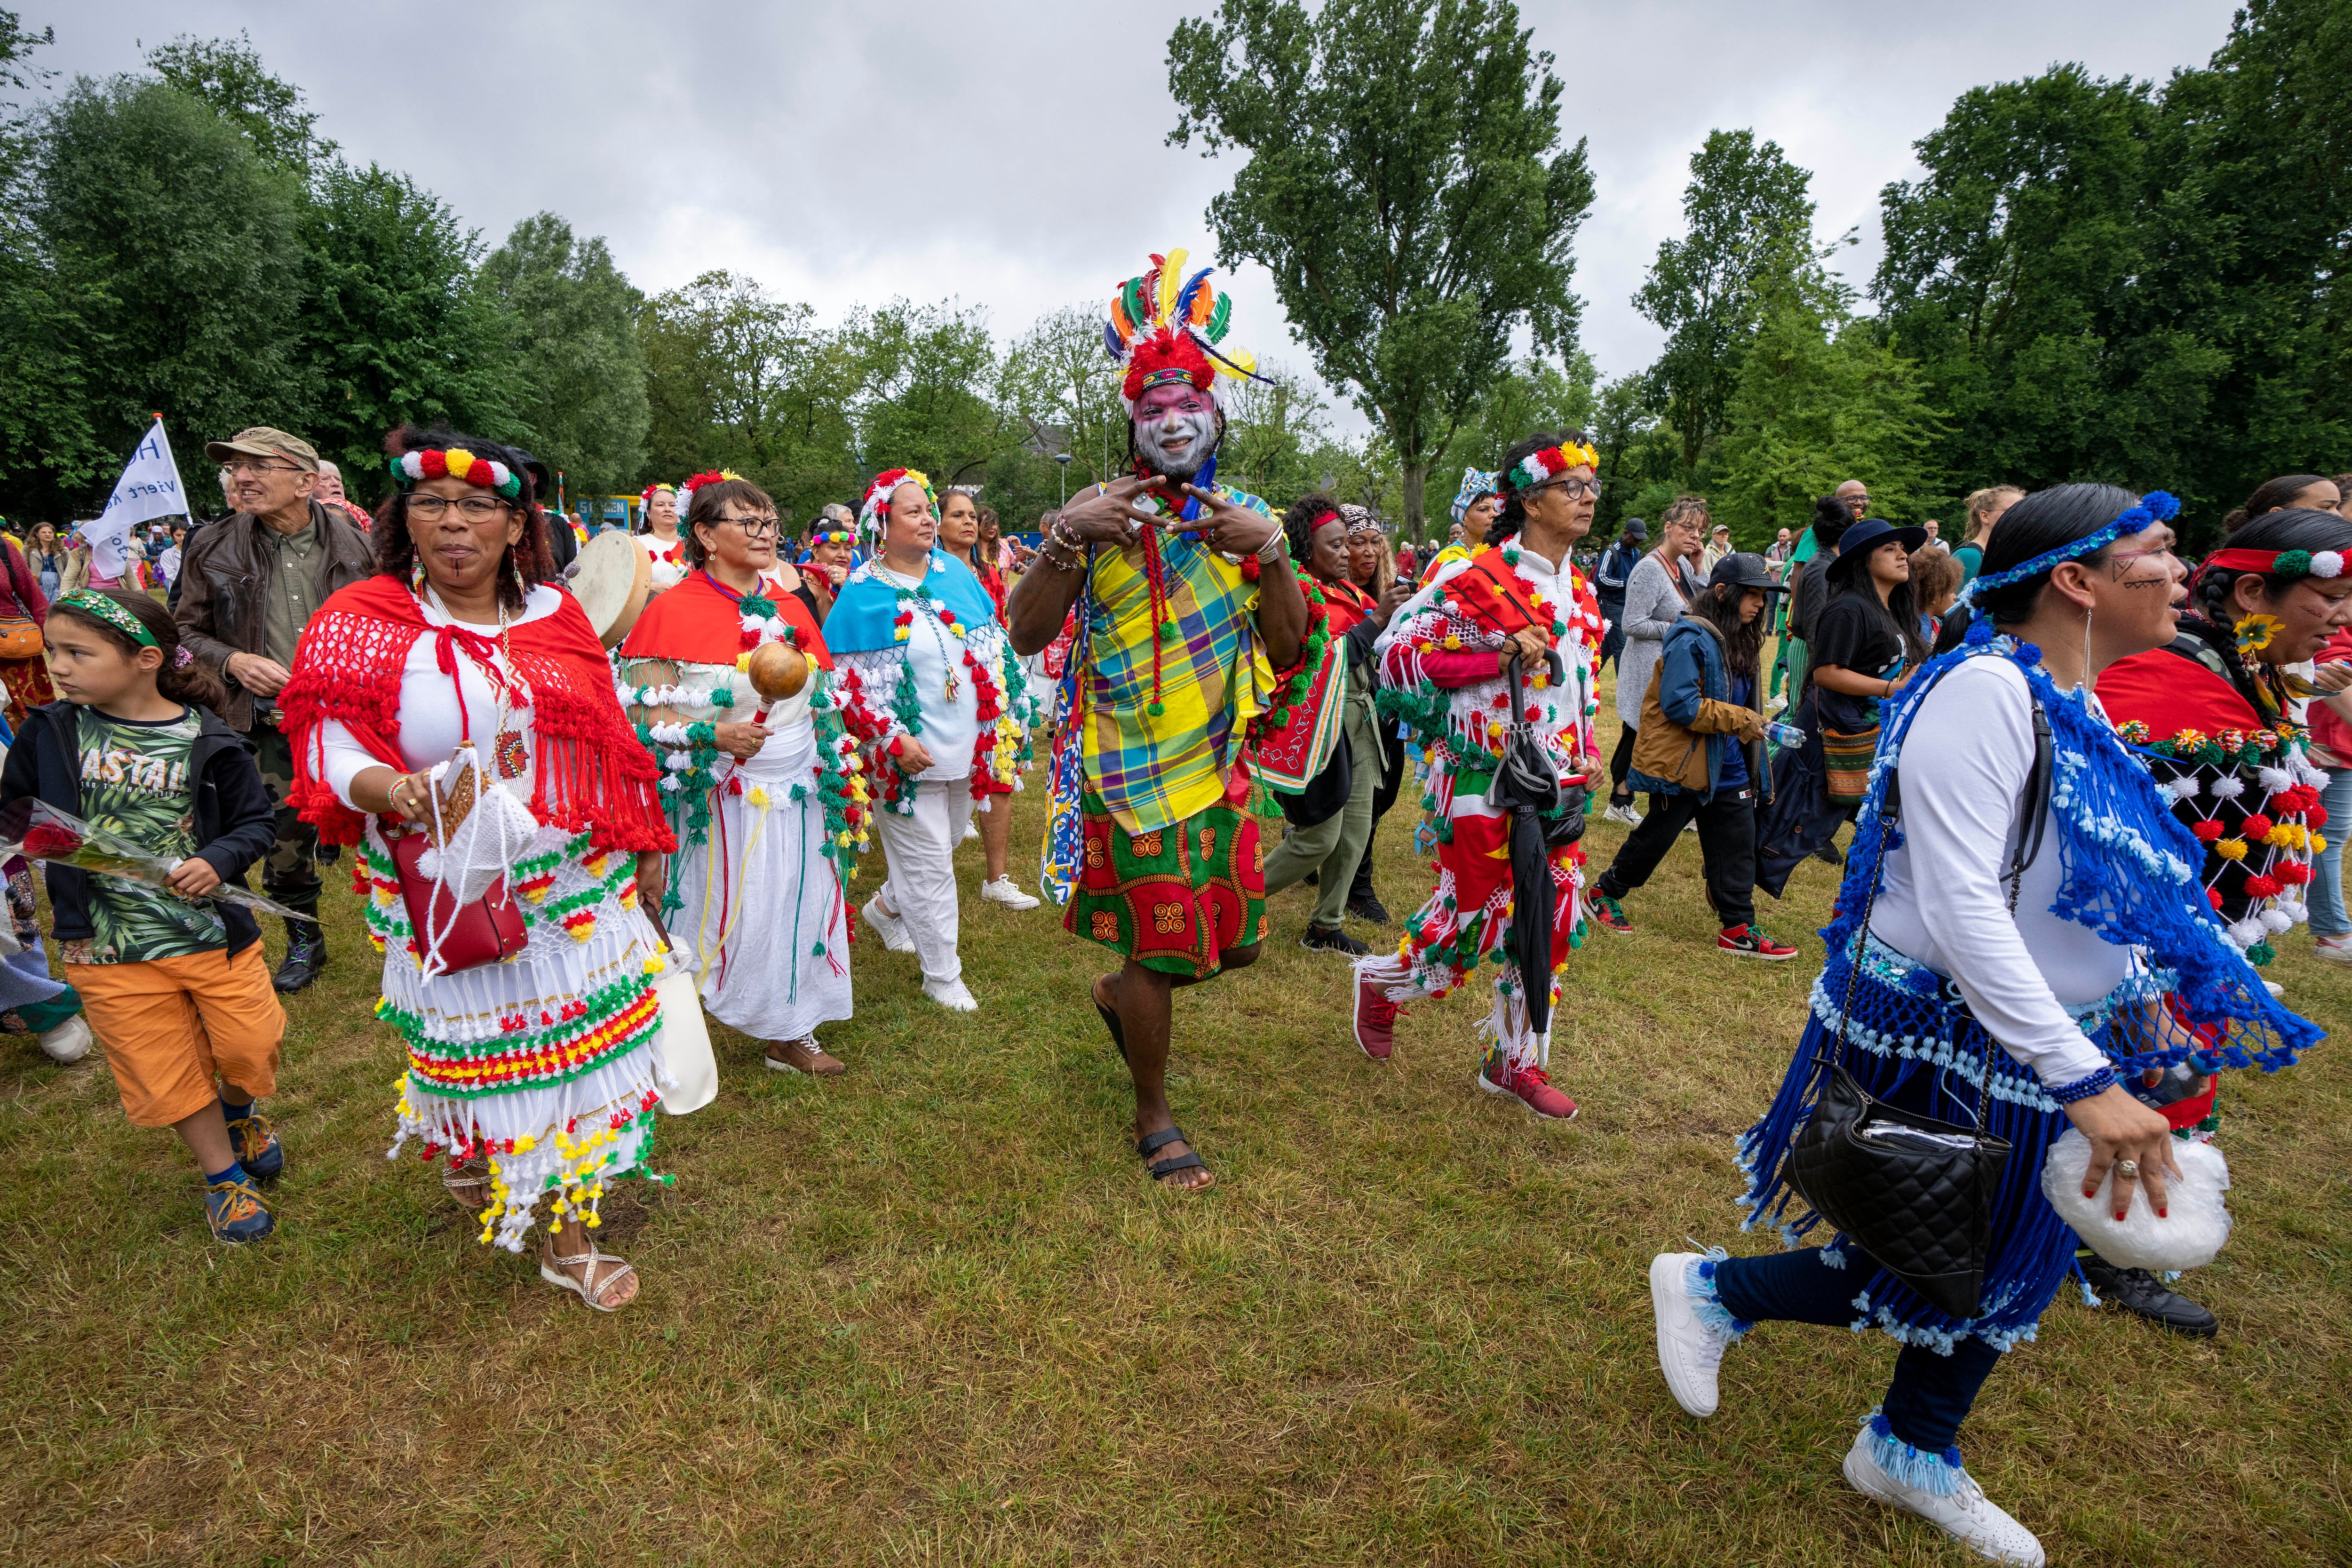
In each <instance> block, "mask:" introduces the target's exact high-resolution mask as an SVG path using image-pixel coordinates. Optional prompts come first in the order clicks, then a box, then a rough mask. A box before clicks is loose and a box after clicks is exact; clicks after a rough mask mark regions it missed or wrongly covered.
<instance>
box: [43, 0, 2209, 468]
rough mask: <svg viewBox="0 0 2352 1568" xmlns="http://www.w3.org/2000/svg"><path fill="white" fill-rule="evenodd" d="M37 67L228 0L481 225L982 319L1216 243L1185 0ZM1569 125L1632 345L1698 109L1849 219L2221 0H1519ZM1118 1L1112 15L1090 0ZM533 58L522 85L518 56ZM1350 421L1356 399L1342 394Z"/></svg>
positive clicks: (736, 14) (456, 38)
mask: <svg viewBox="0 0 2352 1568" xmlns="http://www.w3.org/2000/svg"><path fill="white" fill-rule="evenodd" d="M12 3H13V4H16V5H20V6H21V7H22V10H23V15H24V18H25V20H26V23H27V24H28V25H29V26H34V27H39V26H55V27H56V29H57V33H58V41H57V45H56V47H54V48H52V49H47V50H43V51H42V52H41V54H40V56H39V58H38V60H37V63H40V64H45V65H47V66H49V67H52V68H57V69H58V70H60V71H62V72H64V73H65V74H66V75H68V76H70V75H72V74H74V73H85V74H89V75H92V76H103V75H107V74H109V73H111V72H115V71H121V70H128V69H132V68H136V67H137V66H138V65H139V62H140V58H141V54H142V47H141V46H142V43H143V44H144V45H147V46H152V45H153V44H156V43H158V42H161V41H163V40H164V39H167V38H169V37H173V35H175V34H179V33H195V34H198V35H234V34H235V33H236V32H237V31H238V30H239V29H240V28H242V29H244V30H246V31H247V32H249V33H250V34H251V35H252V37H253V41H254V43H255V45H256V46H257V47H258V49H259V50H260V52H261V54H262V56H263V58H265V59H266V60H267V61H268V64H269V66H270V67H271V68H273V69H274V70H275V71H277V73H278V74H279V75H281V76H284V77H287V78H289V79H292V80H294V81H296V82H297V83H299V85H300V86H301V87H302V89H304V91H305V92H306V93H307V94H308V95H309V99H310V105H311V107H312V108H314V109H316V110H319V111H320V115H321V121H320V129H321V130H322V131H323V132H325V133H326V134H327V135H328V136H330V137H331V138H333V139H334V140H335V141H336V142H340V143H341V145H342V148H343V150H344V153H345V155H346V156H348V157H351V158H352V159H354V160H356V161H362V162H364V161H367V160H373V161H375V162H378V163H383V164H385V165H387V166H389V167H392V168H396V169H400V170H403V171H404V172H406V173H407V174H410V175H412V176H413V177H415V179H417V180H419V181H420V182H422V183H423V184H425V185H426V186H428V187H430V188H431V189H433V190H434V191H436V192H437V193H438V194H439V195H441V196H442V197H444V198H445V199H446V200H447V201H448V202H449V203H450V204H451V205H453V206H455V208H456V209H457V213H458V214H459V215H460V216H461V217H462V218H463V219H464V220H465V222H467V224H469V225H472V226H478V227H479V228H480V229H481V230H482V232H483V234H484V236H485V237H486V238H488V240H490V241H491V242H493V243H495V242H496V240H497V239H498V238H499V237H502V236H503V235H504V234H505V233H506V231H507V229H508V228H509V226H511V225H512V224H513V223H514V222H515V221H516V220H517V219H519V218H521V217H525V216H529V215H530V214H531V213H534V212H537V211H540V210H541V209H547V210H550V211H552V212H556V213H559V214H561V215H562V216H564V217H566V218H568V219H569V220H570V221H571V223H572V226H573V227H574V229H575V230H577V231H579V232H581V233H583V234H601V235H604V236H605V237H607V239H608V240H609V241H610V242H611V244H612V247H613V250H614V255H615V256H616V257H617V258H618V259H619V261H620V264H621V266H622V267H623V268H624V269H625V270H626V271H627V273H628V274H629V276H630V278H631V279H632V280H633V281H635V283H636V284H637V286H638V287H639V288H641V289H646V290H647V291H649V292H651V291H656V290H659V289H667V288H670V287H673V286H675V285H677V284H680V283H684V282H686V281H688V279H692V278H693V277H694V276H695V275H697V274H698V273H700V272H704V271H708V270H710V269H712V268H728V269H730V270H734V271H738V272H743V273H748V274H750V275H751V276H752V277H755V278H757V279H759V280H760V281H761V283H763V284H764V285H766V286H767V287H768V288H769V289H772V291H774V292H775V293H777V294H779V295H782V296H783V297H786V298H790V299H799V300H807V301H809V302H810V303H811V304H813V305H814V306H815V307H816V308H817V309H818V310H819V311H820V312H822V313H824V315H826V316H828V317H832V316H836V315H838V314H839V313H840V312H842V311H843V310H846V309H847V308H848V307H849V306H851V305H853V304H856V303H857V302H859V301H866V302H876V303H878V302H880V301H883V300H887V299H889V298H890V297H892V296H894V295H900V294H903V295H906V296H908V297H909V298H911V299H914V300H940V299H945V298H949V297H955V298H959V299H961V300H964V301H966V302H975V301H976V302H979V303H981V304H982V305H984V306H985V307H986V308H987V310H988V312H989V320H990V322H991V324H992V326H993V327H994V328H995V330H996V331H998V333H999V334H1000V336H1001V337H1010V336H1012V335H1013V334H1015V333H1018V332H1019V331H1021V330H1022V329H1023V328H1024V327H1025V326H1026V325H1027V323H1028V322H1029V321H1031V320H1032V319H1034V317H1035V316H1036V315H1037V314H1039V313H1040V312H1041V311H1044V310H1051V309H1053V308H1055V307H1056V306H1060V305H1065V304H1070V303H1074V302H1080V301H1083V302H1087V303H1088V304H1090V305H1095V306H1097V307H1102V306H1107V303H1108V299H1109V296H1110V292H1111V290H1112V289H1113V288H1114V287H1115V286H1116V285H1117V284H1118V282H1119V281H1120V280H1121V279H1125V278H1128V277H1130V276H1132V275H1133V274H1135V273H1137V272H1139V271H1141V270H1142V269H1143V268H1144V267H1145V266H1146V265H1147V264H1148V263H1147V261H1146V259H1145V258H1146V257H1147V255H1148V253H1149V252H1150V251H1153V250H1158V249H1162V248H1164V247H1169V246H1183V247H1186V248H1188V249H1191V250H1192V251H1194V252H1196V253H1197V254H1199V255H1200V256H1201V257H1202V264H1204V265H1205V264H1206V263H1207V262H1208V261H1209V260H1213V252H1214V249H1215V245H1214V241H1213V238H1212V237H1211V236H1210V235H1209V233H1208V232H1207V227H1206V225H1205V223H1204V222H1203V220H1202V210H1203V208H1204V207H1205V206H1206V205H1207V203H1208V200H1209V198H1210V197H1211V196H1212V195H1214V194H1215V192H1216V191H1217V190H1218V189H1220V188H1221V187H1222V186H1223V184H1224V183H1225V180H1226V178H1227V176H1228V175H1229V174H1230V173H1231V168H1232V164H1231V162H1230V159H1226V160H1203V159H1202V158H1201V157H1200V156H1199V155H1198V153H1192V152H1186V151H1182V150H1180V149H1177V148H1173V147H1170V146H1168V145H1166V144H1165V141H1164V138H1165V134H1166V132H1167V131H1168V130H1169V128H1170V127H1171V126H1172V125H1173V124H1174V123H1175V109H1174V104H1173V100H1171V99H1170V97H1169V95H1168V88H1167V71H1166V67H1165V64H1164V61H1165V54H1166V41H1167V34H1168V31H1169V29H1170V28H1171V26H1172V25H1173V22H1174V19H1175V17H1176V16H1178V15H1180V14H1181V13H1182V12H1183V11H1185V10H1188V9H1189V10H1192V11H1196V12H1197V11H1200V10H1202V9H1204V8H1205V6H1204V5H1202V4H1199V3H1196V4H1194V5H1190V6H1181V7H1180V6H1161V5H1150V4H1143V5H1119V6H1112V5H1100V4H1093V5H1087V4H1079V3H1076V0H1029V3H1027V4H1021V5H1004V4H987V3H980V4H974V3H972V0H963V3H960V4H955V3H936V0H934V3H926V0H866V3H864V4H859V5H746V4H740V3H738V4H723V3H714V0H669V3H666V4H662V5H618V4H613V3H611V0H510V3H509V0H487V3H483V0H477V3H475V4H471V5H439V4H432V3H426V0H411V3H406V4H402V5H333V6H329V5H317V4H299V5H298V4H248V5H227V4H218V3H215V0H171V3H169V4H165V3H163V0H75V3H74V4H72V5H58V4H54V3H47V4H45V3H44V0H12ZM1520 9H1521V14H1522V16H1524V17H1525V19H1526V21H1527V23H1528V25H1529V26H1532V27H1533V28H1534V31H1535V41H1536V44H1537V46H1538V47H1541V48H1545V49H1549V50H1550V51H1551V52H1552V53H1553V55H1555V56H1556V57H1557V60H1558V63H1557V65H1556V67H1555V69H1556V71H1557V72H1558V74H1559V76H1560V78H1561V79H1562V80H1564V81H1565V82H1566V83H1567V86H1568V90H1567V92H1566V94H1565V96H1564V100H1563V104H1562V114H1561V121H1562V124H1561V129H1562V132H1563V136H1564V140H1566V141H1567V142H1570V143H1571V144H1572V143H1573V142H1574V141H1575V140H1576V138H1578V137H1580V136H1582V137H1589V138H1590V139H1591V163H1592V170H1593V175H1594V180H1595V184H1596V185H1597V187H1598V195H1597V197H1596V199H1595V202H1594V205H1593V210H1592V214H1591V217H1590V218H1589V219H1588V221H1587V222H1586V224H1585V226H1584V229H1583V232H1582V234H1581V236H1580V238H1579V241H1578V245H1577V273H1576V288H1577V291H1578V293H1580V295H1582V296H1583V297H1584V300H1585V301H1586V307H1585V317H1584V321H1585V326H1584V342H1585V346H1586V347H1587V348H1588V349H1589V350H1590V351H1591V353H1592V354H1593V355H1594V357H1595V358H1596V359H1597V360H1598V361H1599V363H1600V365H1601V371H1602V373H1603V374H1608V375H1617V374H1625V373H1627V372H1630V371H1634V370H1638V369H1640V368H1641V367H1642V366H1643V365H1644V364H1645V363H1648V362H1649V360H1650V358H1651V357H1652V356H1653V355H1654V353H1655V352H1656V348H1657V342H1658V334H1657V332H1656V331H1655V330H1654V328H1652V327H1651V326H1650V324H1649V323H1648V322H1647V321H1643V320H1642V318H1641V317H1640V316H1639V315H1638V314H1637V313H1635V311H1634V310H1633V307H1632V305H1631V303H1630V302H1629V297H1630V296H1631V295H1632V293H1633V290H1634V289H1636V288H1638V287H1639V286H1640V283H1641V280H1642V275H1643V269H1644V268H1646V266H1647V265H1648V263H1649V261H1650V259H1651V258H1652V257H1653V256H1654V253H1655V251H1656V248H1657V244H1658V241H1659V240H1660V239H1662V238H1664V237H1668V236H1670V235H1674V234H1676V233H1679V232H1680V226H1681V201H1682V190H1683V186H1684V184H1685V181H1686V180H1687V178H1688V173H1689V171H1688V161H1689V158H1690V154H1691V153H1692V151H1693V150H1694V149H1696V147H1697V145H1698V144H1699V142H1701V140H1703V139H1704V138H1705V136H1706V133H1707V132H1708V131H1709V130H1711V129H1714V128H1717V127H1740V126H1748V127H1753V128H1754V129H1755V131H1756V132H1757V133H1758V134H1759V136H1762V137H1769V138H1771V139H1773V140H1775V141H1778V142H1780V145H1781V146H1782V148H1784V149H1785V150H1786V151H1787V153H1788V154H1789V156H1790V158H1791V159H1792V160H1794V161H1795V162H1796V163H1799V164H1801V165H1802V166H1803V167H1805V168H1808V169H1811V171H1813V186H1812V188H1813V194H1814V196H1815V199H1816V200H1817V201H1818V202H1819V204H1820V209H1821V213H1820V224H1821V228H1822V233H1823V234H1824V235H1833V234H1836V233H1840V232H1842V231H1843V230H1845V229H1846V228H1848V227H1850V226H1860V229H1861V232H1862V244H1861V246H1860V247H1858V248H1857V249H1855V250H1853V251H1852V252H1849V253H1848V256H1849V260H1848V262H1847V263H1846V269H1847V271H1848V272H1849V274H1850V275H1851V276H1852V277H1853V279H1854V280H1855V281H1856V282H1857V283H1859V282H1862V281H1864V280H1866V279H1867V277H1868V275H1869V271H1870V269H1871V268H1872V266H1873V265H1874V263H1875V260H1876V258H1877V254H1878V236H1877V195H1878V191H1879V188H1880V187H1881V186H1882V185H1884V184H1885V183H1886V182H1887V181H1889V180H1897V179H1905V178H1908V177H1911V176H1912V175H1914V174H1916V172H1917V165H1916V163H1915V161H1914V159H1913V157H1912V153H1911V143H1912V142H1914V141H1915V140H1916V139H1917V138H1918V137H1919V136H1921V135H1922V134H1924V133H1926V132H1928V131H1930V130H1932V129H1934V128H1935V127H1936V126H1937V124H1938V123H1940V122H1941V121H1942V119H1943V116H1944V113H1945V111H1946V110H1947V109H1948V107H1949V106H1950V104H1951V101H1952V100H1953V99H1954V98H1955V97H1956V96H1957V95H1958V93H1960V92H1961V91H1962V90H1964V89H1967V88H1969V87H1971V86H1976V85H1979V84H1981V83H1986V82H1992V81H2000V80H2010V79H2017V78H2019V77H2022V76H2027V75H2031V74H2032V73H2034V72H2036V71H2039V70H2041V69H2042V68H2044V67H2046V66H2048V65H2050V64H2052V63H2053V62H2056V61H2063V60H2079V61H2081V62H2083V63H2084V64H2085V65H2087V66H2088V67H2089V68H2091V69H2092V70H2093V71H2095V72H2096V73H2098V74H2100V75H2103V76H2108V77H2115V76H2122V75H2130V76H2135V77H2140V78H2151V77H2153V78H2157V79H2162V78H2163V77H2165V76H2166V75H2168V74H2169V72H2170V71H2171V70H2172V69H2173V68H2176V67H2179V66H2185V65H2201V64H2203V63H2204V62H2205V60H2206V59H2207V58H2208V57H2209V56H2210V54H2211V53H2212V51H2213V49H2214V48H2215V47H2218V46H2219V45H2220V44H2221V41H2222V39H2223V37H2225V35H2226V33H2227V30H2228V26H2229V22H2230V16H2231V11H2232V9H2233V6H2232V5H2231V0H2131V3H2127V4H2126V3H2123V0H1976V3H1975V4H1972V5H1917V4H1893V5H1890V4H1886V3H1885V0H1875V3H1871V4H1853V3H1844V0H1652V3H1648V4H1625V3H1622V0H1621V3H1619V4H1616V5H1606V6H1601V5H1575V4H1568V3H1563V0H1522V5H1521V7H1520ZM1112 23H1116V24H1118V30H1117V31H1116V32H1114V31H1112V30H1110V28H1109V26H1108V24H1112ZM522 82H529V83H531V84H532V85H531V86H530V88H529V89H519V87H518V84H519V83H522ZM1234 294H1235V300H1234V340H1235V341H1236V342H1241V343H1244V344H1247V345H1248V346H1249V347H1250V348H1252V349H1254V350H1255V352H1256V353H1258V354H1259V356H1260V357H1261V358H1270V359H1273V360H1276V361H1277V362H1279V363H1286V364H1289V365H1291V366H1293V367H1295V368H1297V369H1300V370H1306V369H1307V368H1308V363H1307V355H1306V353H1305V351H1304V350H1303V349H1301V348H1299V347H1298V346H1297V345H1296V344H1295V343H1293V342H1290V341H1289V335H1288V331H1287V329H1286V326H1285V325H1284V323H1283V321H1282V320H1281V310H1280V306H1279V304H1278V302H1277V301H1276V299H1275V297H1274V290H1273V286H1272V283H1271V280H1270V279H1268V278H1267V277H1266V275H1265V273H1264V272H1263V271H1262V270H1259V269H1257V268H1248V269H1245V270H1244V273H1243V275H1242V276H1241V278H1240V279H1238V282H1237V286H1236V287H1235V289H1234ZM1342 423H1343V425H1344V426H1347V427H1351V428H1352V427H1357V426H1358V421H1357V420H1356V419H1354V418H1352V417H1349V418H1346V419H1344V420H1343V422H1342Z"/></svg>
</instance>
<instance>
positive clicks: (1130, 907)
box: [1062, 769, 1265, 980]
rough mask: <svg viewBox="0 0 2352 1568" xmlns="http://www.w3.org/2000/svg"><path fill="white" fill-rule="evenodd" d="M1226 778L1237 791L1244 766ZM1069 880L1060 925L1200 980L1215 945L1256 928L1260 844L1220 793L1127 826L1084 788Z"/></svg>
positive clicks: (1217, 959)
mask: <svg viewBox="0 0 2352 1568" xmlns="http://www.w3.org/2000/svg"><path fill="white" fill-rule="evenodd" d="M1234 779H1235V780H1236V781H1239V782H1237V783H1236V784H1235V788H1236V789H1237V790H1239V791H1240V792H1242V795H1243V797H1244V800H1245V799H1246V796H1247V791H1248V788H1249V785H1248V783H1247V775H1246V773H1245V772H1244V770H1240V769H1236V770H1235V771H1234ZM1083 813H1084V831H1085V848H1084V850H1083V851H1082V852H1081V855H1080V858H1079V865H1078V879H1077V890H1076V893H1075V894H1073V895H1072V897H1071V899H1070V906H1069V908H1068V909H1067V910H1066V911H1064V913H1063V916H1062V924H1063V927H1064V928H1065V929H1066V930H1067V931H1071V932H1072V933H1074V934H1075V935H1077V936H1082V937H1085V938H1086V939H1087V941H1089V942H1100V943H1102V944H1103V945H1104V946H1105V947H1108V948H1109V949H1110V950H1111V951H1113V952H1117V953H1118V954H1119V955H1120V956H1121V957H1123V958H1130V959H1133V960H1134V961H1135V962H1136V963H1139V964H1141V965H1143V966H1144V967H1145V968H1146V969H1156V970H1159V971H1160V973H1165V974H1180V975H1185V976H1188V977H1190V978H1192V979H1194V980H1205V979H1207V978H1208V977H1209V976H1210V975H1212V974H1214V973H1217V971H1218V970H1220V969H1222V968H1223V967H1224V962H1225V956H1224V955H1225V953H1226V952H1228V951H1229V950H1230V949H1233V948H1236V947H1246V946H1249V945H1251V944H1253V943H1255V942H1262V941H1264V940H1265V845H1264V844H1263V843H1262V842H1261V841H1260V839H1259V837H1258V828H1257V818H1255V817H1254V816H1251V815H1250V814H1249V813H1248V811H1247V810H1245V809H1244V806H1243V805H1242V804H1241V803H1240V802H1237V801H1235V800H1234V799H1232V798H1231V797H1230V796H1222V795H1221V797H1220V798H1219V799H1218V801H1217V802H1216V803H1215V804H1214V805H1210V806H1208V807H1207V808H1205V809H1204V810H1202V811H1200V812H1196V813H1195V814H1193V815H1192V816H1189V817H1186V818H1184V819H1183V820H1182V821H1180V822H1174V823H1171V824H1169V825H1168V826H1164V827H1155V828H1151V829H1150V830H1148V831H1145V832H1142V833H1129V831H1128V830H1127V828H1126V826H1125V825H1124V824H1122V823H1119V822H1118V821H1115V820H1114V819H1113V818H1112V816H1111V815H1110V813H1109V811H1108V809H1107V808H1106V807H1105V806H1104V805H1103V801H1102V797H1101V796H1100V795H1096V794H1095V793H1093V792H1092V791H1088V792H1087V796H1086V802H1085V805H1084V807H1083Z"/></svg>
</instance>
